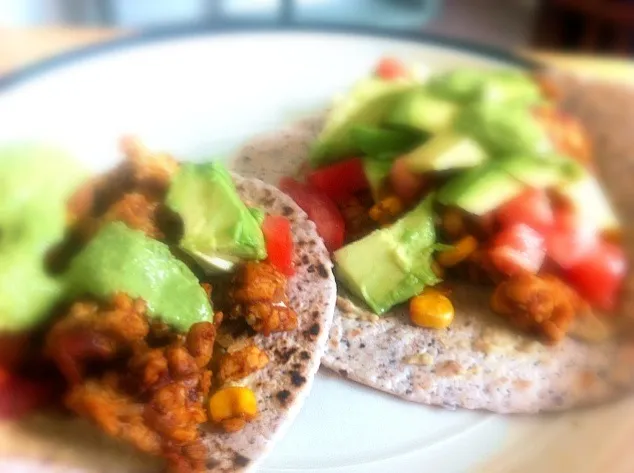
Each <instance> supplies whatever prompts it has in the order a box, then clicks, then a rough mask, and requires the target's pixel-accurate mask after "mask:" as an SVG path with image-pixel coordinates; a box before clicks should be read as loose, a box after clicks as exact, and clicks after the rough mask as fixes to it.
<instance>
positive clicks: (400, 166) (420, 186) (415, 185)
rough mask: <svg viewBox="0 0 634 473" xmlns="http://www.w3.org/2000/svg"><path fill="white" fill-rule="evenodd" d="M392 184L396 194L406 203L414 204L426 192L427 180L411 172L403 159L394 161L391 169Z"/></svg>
mask: <svg viewBox="0 0 634 473" xmlns="http://www.w3.org/2000/svg"><path fill="white" fill-rule="evenodd" d="M390 184H391V185H392V189H393V190H394V193H395V194H396V195H397V196H398V197H400V198H401V199H402V200H403V201H405V202H413V201H414V200H415V199H416V198H417V197H420V195H421V194H422V192H423V190H425V179H424V178H423V177H422V176H421V175H419V174H416V173H413V172H412V171H410V170H409V168H408V167H407V164H406V163H405V161H403V160H402V159H397V160H396V161H394V164H393V165H392V168H391V169H390Z"/></svg>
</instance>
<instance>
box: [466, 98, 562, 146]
mask: <svg viewBox="0 0 634 473" xmlns="http://www.w3.org/2000/svg"><path fill="white" fill-rule="evenodd" d="M454 128H455V130H456V132H458V133H462V134H466V135H469V136H471V137H473V138H474V139H476V140H477V141H478V142H479V143H480V144H481V145H482V146H483V147H484V148H485V149H487V151H488V152H489V153H490V154H491V156H493V157H495V156H507V155H514V154H525V155H528V156H540V155H545V154H548V153H552V152H553V145H552V143H551V141H550V138H549V136H548V134H547V133H546V130H545V129H544V127H543V126H542V125H541V124H540V123H539V122H538V121H537V119H536V118H535V117H534V116H533V114H532V112H531V110H530V109H529V108H527V107H525V106H517V105H508V104H499V103H477V104H473V105H470V106H467V107H464V108H463V109H462V110H461V112H460V114H459V115H458V117H457V118H456V121H455V123H454Z"/></svg>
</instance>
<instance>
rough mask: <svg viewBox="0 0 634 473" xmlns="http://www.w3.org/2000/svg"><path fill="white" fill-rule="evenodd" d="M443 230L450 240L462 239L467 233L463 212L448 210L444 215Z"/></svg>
mask: <svg viewBox="0 0 634 473" xmlns="http://www.w3.org/2000/svg"><path fill="white" fill-rule="evenodd" d="M442 228H443V230H444V231H445V234H446V235H447V236H448V237H449V238H460V237H461V236H462V235H464V233H465V222H464V215H463V213H462V210H460V209H455V208H451V207H450V208H448V209H446V210H445V212H444V213H443V214H442Z"/></svg>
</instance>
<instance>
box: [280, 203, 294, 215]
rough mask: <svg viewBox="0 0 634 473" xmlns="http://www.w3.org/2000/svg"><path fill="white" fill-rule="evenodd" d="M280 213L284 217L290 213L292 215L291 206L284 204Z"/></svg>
mask: <svg viewBox="0 0 634 473" xmlns="http://www.w3.org/2000/svg"><path fill="white" fill-rule="evenodd" d="M282 215H284V216H285V217H290V216H291V215H293V208H292V207H289V206H288V205H285V206H284V207H282Z"/></svg>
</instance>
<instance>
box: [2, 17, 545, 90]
mask: <svg viewBox="0 0 634 473" xmlns="http://www.w3.org/2000/svg"><path fill="white" fill-rule="evenodd" d="M288 32H291V33H302V32H311V33H332V34H343V35H345V34H348V35H358V36H373V37H379V38H390V39H401V40H407V41H413V42H417V43H423V44H429V45H433V46H441V47H445V48H449V49H454V50H458V51H463V52H465V53H470V54H474V55H478V56H482V57H487V58H490V59H495V60H498V61H501V62H506V63H508V64H512V65H515V66H520V67H524V68H527V69H537V68H540V67H541V65H540V64H539V63H537V62H535V61H531V60H530V59H526V58H522V57H520V56H518V55H517V54H514V53H512V52H510V51H505V50H503V49H499V48H495V47H492V46H486V45H481V44H477V43H472V42H468V41H464V40H458V39H451V38H444V37H441V36H437V35H432V34H427V33H423V32H416V31H402V30H394V29H386V28H376V27H368V26H340V25H333V24H329V23H302V24H290V25H289V24H271V23H264V24H263V23H261V22H248V21H232V22H227V23H222V24H188V25H178V26H170V27H166V28H156V29H149V30H145V31H142V32H140V33H136V34H132V35H126V36H123V37H121V38H118V39H113V40H109V41H105V42H103V43H98V44H95V45H92V46H86V47H83V48H80V49H77V50H73V51H70V52H67V53H62V54H59V55H57V56H53V57H52V58H50V59H45V60H43V61H39V62H36V63H35V64H32V65H29V66H26V67H24V68H22V69H18V70H16V71H13V72H10V73H8V74H5V75H3V76H0V92H4V91H6V90H8V89H10V88H11V87H14V86H17V85H19V84H21V83H23V82H26V81H28V80H30V79H33V78H35V77H37V76H40V75H42V74H45V73H47V72H49V71H52V70H54V69H58V68H61V67H64V66H67V65H69V64H73V63H76V62H78V61H81V60H82V59H86V58H89V57H95V56H100V55H103V54H107V53H109V52H113V51H117V50H122V49H127V48H133V47H138V46H142V45H145V44H151V43H157V42H160V41H168V40H172V39H177V38H188V37H197V36H216V35H229V34H236V33H270V34H276V33H288Z"/></svg>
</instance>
